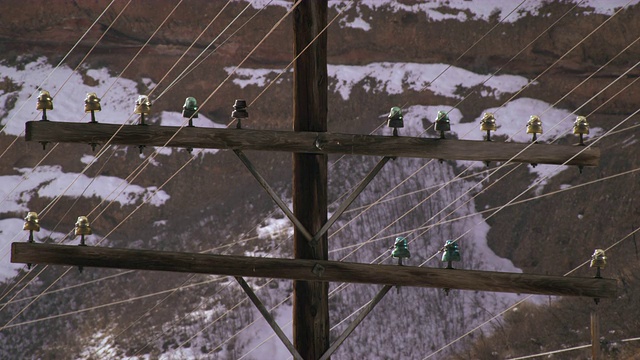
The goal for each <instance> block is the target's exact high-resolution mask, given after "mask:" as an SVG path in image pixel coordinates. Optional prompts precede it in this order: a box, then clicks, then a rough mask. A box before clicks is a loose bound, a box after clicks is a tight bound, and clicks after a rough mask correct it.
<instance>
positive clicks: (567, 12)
mask: <svg viewBox="0 0 640 360" xmlns="http://www.w3.org/2000/svg"><path fill="white" fill-rule="evenodd" d="M567 13H568V12H567ZM567 13H565V15H566V14H567ZM547 30H548V29H547ZM565 56H566V55H565Z"/></svg>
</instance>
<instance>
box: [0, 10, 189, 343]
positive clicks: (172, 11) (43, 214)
mask: <svg viewBox="0 0 640 360" xmlns="http://www.w3.org/2000/svg"><path fill="white" fill-rule="evenodd" d="M182 1H183V0H179V2H178V5H176V6H175V7H174V8H173V9H172V10H171V12H170V13H169V15H168V16H167V17H165V19H164V21H163V22H162V23H161V25H160V26H159V27H158V28H156V30H155V31H154V33H153V35H151V37H149V39H148V40H147V41H146V43H145V45H144V46H143V47H141V49H139V51H138V52H137V53H136V55H135V56H134V59H135V58H136V57H137V56H138V55H139V54H140V53H141V51H142V49H143V48H144V47H145V46H146V45H147V44H148V43H149V42H150V41H151V38H152V37H153V36H154V35H155V34H156V33H157V32H158V31H159V29H160V27H162V25H164V24H165V23H166V21H167V20H168V19H169V18H170V17H171V15H173V13H174V12H175V10H176V9H177V7H178V6H179V5H180V4H181V3H182ZM130 3H131V0H129V2H128V3H127V4H126V6H125V7H124V8H123V9H122V10H121V11H120V13H119V14H118V16H117V17H116V19H114V21H113V22H112V23H111V24H110V26H109V29H110V28H111V26H113V24H114V23H115V21H116V20H117V19H118V18H119V17H120V16H121V15H122V14H123V13H124V10H125V9H126V8H127V6H128V5H129V4H130ZM106 33H107V31H105V32H103V34H102V35H101V37H100V39H102V38H103V37H104V36H105V35H106ZM96 45H97V43H96V44H94V47H93V48H95V46H96ZM93 48H92V49H93ZM87 56H88V54H87ZM87 56H85V58H84V59H83V60H82V62H83V61H84V60H85V59H86V57H87ZM82 62H81V63H82ZM132 62H133V59H132V60H131V61H130V62H129V63H128V64H127V65H126V66H125V69H124V70H123V71H122V72H121V73H120V75H119V76H118V77H117V78H116V80H115V81H114V82H113V83H112V85H111V86H110V87H109V89H111V87H112V86H113V85H114V84H115V82H117V81H118V80H119V79H120V76H121V75H122V74H123V73H124V71H126V70H127V69H128V67H129V66H130V65H131V64H132ZM78 66H79V65H78ZM77 68H78V67H76V69H75V70H77ZM75 70H74V71H75ZM70 76H71V75H70ZM70 76H69V78H70ZM67 81H68V79H67ZM65 83H66V81H65ZM63 86H64V84H63ZM61 88H62V86H61ZM107 91H108V90H107ZM57 145H58V144H56V145H55V146H54V148H55V147H56V146H57ZM51 151H53V149H52V150H51ZM51 151H50V152H49V153H51ZM104 151H106V148H103V149H102V152H99V155H98V156H97V157H96V158H94V159H93V160H92V161H91V162H90V163H89V164H87V166H86V167H85V168H84V169H83V171H82V172H81V173H80V174H79V175H78V176H77V177H76V178H75V179H74V180H73V181H72V183H71V184H69V186H67V188H66V189H65V190H64V191H63V192H62V193H61V194H58V196H56V198H55V199H54V200H53V201H51V202H50V203H49V204H48V205H47V206H46V207H45V208H44V210H43V211H41V213H42V216H41V217H44V216H46V214H47V213H48V210H49V209H50V208H51V207H52V206H53V205H55V203H57V201H58V200H59V199H60V198H61V197H62V195H63V194H64V193H66V191H68V189H69V188H70V187H71V186H72V185H73V184H74V183H75V182H76V181H77V180H78V179H79V176H80V175H82V174H84V172H86V171H87V170H88V168H89V167H90V166H91V165H92V164H93V163H94V162H95V160H96V159H97V158H98V157H99V156H100V155H101V154H103V153H104ZM65 238H66V237H65ZM65 238H63V239H62V240H60V242H61V241H63V240H64V239H65ZM46 268H47V266H44V267H43V268H42V269H40V272H39V273H38V274H37V275H36V277H34V278H33V279H35V278H37V277H38V276H39V275H40V274H42V272H43V271H44V270H46ZM64 274H66V272H65V273H64ZM64 274H63V275H61V276H64ZM25 276H26V275H25ZM33 279H32V280H33ZM58 280H59V279H58ZM58 280H56V281H55V282H57V281H58ZM30 282H31V281H30ZM55 282H54V283H55ZM27 285H28V284H27ZM23 289H24V287H23V288H22V289H21V290H23ZM46 290H48V288H47V289H46ZM46 290H45V291H46ZM18 294H19V292H18V293H16V294H15V295H14V297H15V296H17V295H18ZM12 299H13V298H12ZM36 300H37V299H34V300H33V301H36ZM10 301H11V300H10ZM10 301H9V302H10ZM30 305H31V303H30V304H29V305H27V307H28V306H30ZM5 306H6V305H5ZM3 309H4V306H3V307H2V308H0V311H2V310H3ZM22 311H24V309H23V310H22ZM22 311H21V312H22ZM21 312H20V313H21ZM0 330H2V328H0Z"/></svg>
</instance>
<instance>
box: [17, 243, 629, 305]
mask: <svg viewBox="0 0 640 360" xmlns="http://www.w3.org/2000/svg"><path fill="white" fill-rule="evenodd" d="M11 262H14V263H31V264H55V265H71V266H83V267H84V268H85V269H86V268H89V267H105V268H119V269H131V270H157V271H174V272H187V273H202V274H217V275H229V276H245V277H261V278H280V279H292V280H308V281H329V282H331V281H337V282H348V283H364V284H384V285H398V286H419V287H433V288H449V289H461V290H477V291H494V292H509V293H522V294H541V295H559V296H586V297H592V298H611V297H614V296H615V295H616V291H617V283H616V281H615V280H613V279H601V278H585V277H563V276H549V275H532V274H519V273H506V272H494V271H476V270H461V269H444V268H438V269H434V268H426V267H415V266H397V265H371V264H360V263H349V262H338V261H326V260H305V259H281V258H256V257H245V256H227V255H211V254H196V253H182V252H166V251H155V250H135V249H118V248H105V247H94V246H72V245H51V244H39V243H26V242H25V243H13V244H12V246H11Z"/></svg>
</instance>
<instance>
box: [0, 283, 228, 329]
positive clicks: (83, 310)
mask: <svg viewBox="0 0 640 360" xmlns="http://www.w3.org/2000/svg"><path fill="white" fill-rule="evenodd" d="M226 279H227V277H226V276H218V277H214V278H213V279H209V280H206V281H200V282H198V283H194V284H188V285H184V284H183V285H180V286H178V287H174V288H171V289H165V290H160V291H155V292H152V293H149V294H145V295H138V296H129V297H127V298H125V299H121V300H116V301H111V302H109V303H105V304H101V305H94V306H90V307H87V308H83V309H78V310H73V311H68V312H65V313H60V314H55V315H49V316H45V317H42V318H37V319H32V320H25V321H23V322H20V323H15V324H10V325H6V326H4V327H2V329H3V330H4V329H10V328H13V327H18V326H23V325H29V324H35V323H39V322H42V321H47V320H53V319H59V318H62V317H66V316H72V315H77V314H82V313H85V312H88V311H93V310H97V309H102V308H106V307H111V306H115V305H122V304H126V303H130V302H133V301H138V300H143V299H147V298H150V297H155V296H160V295H164V294H167V293H169V294H173V293H175V292H176V291H180V290H184V289H189V288H193V287H197V286H202V285H208V284H211V283H213V282H222V281H225V280H226Z"/></svg>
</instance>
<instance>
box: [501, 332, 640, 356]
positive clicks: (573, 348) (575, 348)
mask: <svg viewBox="0 0 640 360" xmlns="http://www.w3.org/2000/svg"><path fill="white" fill-rule="evenodd" d="M638 340H640V337H637V338H628V339H621V340H614V341H611V342H612V343H616V342H621V343H622V342H632V341H638ZM592 346H593V344H586V345H579V346H571V347H567V348H564V349H558V350H553V351H546V352H542V353H538V354H533V355H525V356H518V357H510V358H507V359H505V360H525V359H533V358H537V357H543V356H547V357H548V356H549V355H555V354H560V353H563V352H569V351H575V350H581V349H586V348H590V347H592Z"/></svg>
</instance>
